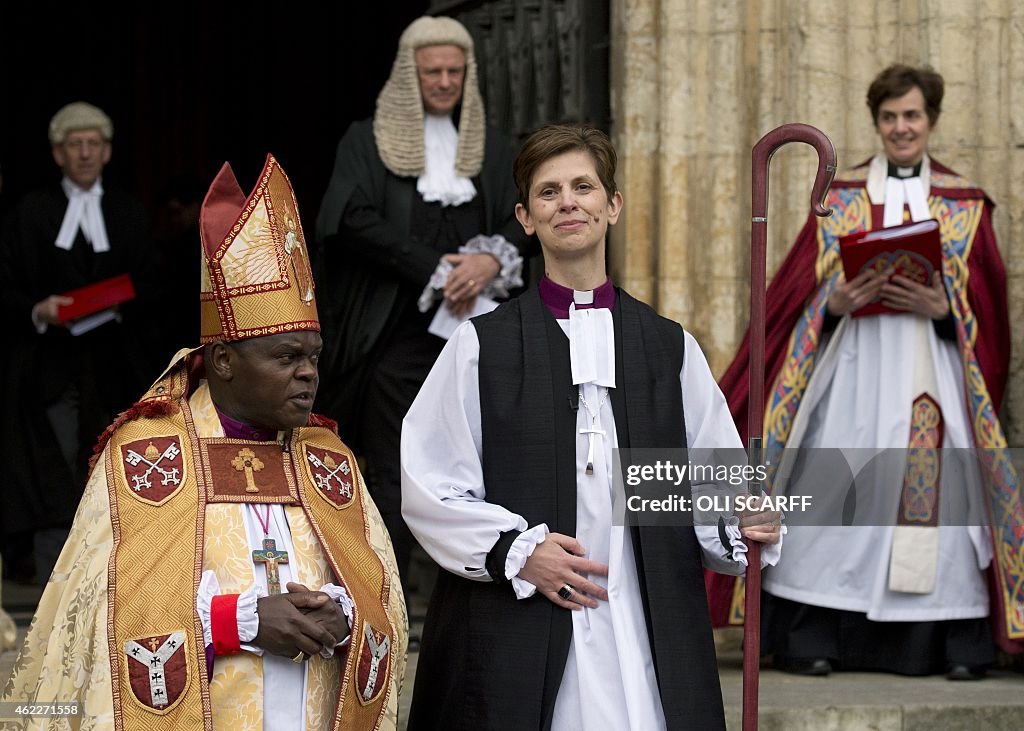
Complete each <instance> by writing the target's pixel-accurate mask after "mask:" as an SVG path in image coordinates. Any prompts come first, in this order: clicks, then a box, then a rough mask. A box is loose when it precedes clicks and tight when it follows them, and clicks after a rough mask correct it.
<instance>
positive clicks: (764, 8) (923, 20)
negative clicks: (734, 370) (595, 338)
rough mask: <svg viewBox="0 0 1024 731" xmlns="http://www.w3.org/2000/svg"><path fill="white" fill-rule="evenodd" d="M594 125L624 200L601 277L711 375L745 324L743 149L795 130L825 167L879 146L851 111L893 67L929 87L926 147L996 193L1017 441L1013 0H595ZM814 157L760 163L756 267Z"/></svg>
mask: <svg viewBox="0 0 1024 731" xmlns="http://www.w3.org/2000/svg"><path fill="white" fill-rule="evenodd" d="M611 23H612V28H611V54H612V62H611V77H612V85H611V86H612V89H611V91H612V96H611V103H612V129H613V135H614V138H615V142H616V145H617V146H618V149H619V152H620V155H621V163H620V165H621V167H620V171H621V172H620V175H619V180H618V182H619V185H620V187H621V188H622V190H623V192H624V195H625V198H626V207H625V210H624V215H623V219H622V220H621V221H620V223H619V225H618V226H617V227H616V228H615V229H614V231H613V238H612V250H613V255H612V269H613V273H614V276H615V277H616V280H617V281H619V282H621V283H622V284H623V285H624V286H626V287H627V288H628V289H630V290H631V291H632V292H633V293H634V294H636V295H638V296H640V297H642V298H643V299H645V300H646V301H648V302H650V303H651V304H653V305H654V306H655V307H657V308H658V310H659V311H660V312H662V313H664V314H665V315H668V316H670V317H673V318H675V319H678V320H679V321H681V322H683V323H684V324H685V325H686V327H687V328H688V329H689V330H690V331H691V332H693V334H694V335H695V336H696V337H697V339H698V340H699V341H700V343H701V345H702V347H703V348H704V350H705V352H706V353H707V355H708V358H709V360H710V362H711V366H712V368H713V370H714V372H715V373H716V374H720V373H721V372H722V371H723V370H724V368H725V366H726V365H727V364H728V363H729V361H730V359H731V358H732V356H733V353H734V352H735V348H736V346H737V343H738V341H739V339H740V337H741V336H742V332H743V329H744V327H745V325H746V321H747V303H748V297H749V290H748V275H749V271H748V270H749V263H748V259H749V241H750V224H749V221H750V148H751V147H752V146H753V144H754V143H755V142H756V141H757V140H758V139H759V138H760V137H761V136H762V135H763V134H764V133H766V132H767V131H769V130H771V129H773V128H774V127H776V126H778V125H780V124H784V123H787V122H806V123H808V124H812V125H814V126H816V127H818V128H820V129H821V130H822V131H824V132H825V133H826V134H827V135H829V137H831V138H832V141H833V143H834V144H835V146H836V151H837V153H838V157H839V165H840V167H849V166H851V165H854V164H856V163H859V162H860V161H862V160H864V159H866V158H867V157H869V156H870V155H872V154H874V153H875V152H876V151H878V150H879V149H881V145H880V143H879V142H878V138H877V135H876V134H875V131H874V128H873V126H872V124H871V117H870V113H869V112H868V109H867V106H866V105H865V101H864V99H865V93H866V91H867V87H868V84H869V83H870V81H871V79H872V78H873V77H874V76H875V74H877V73H878V72H879V71H880V70H881V69H882V68H884V67H885V66H887V65H888V64H890V63H893V62H897V61H899V62H905V63H910V64H915V65H917V64H924V63H927V64H930V65H931V66H933V67H934V68H935V69H936V70H938V71H939V72H940V73H942V74H943V76H944V77H945V80H946V96H945V100H944V103H943V112H942V117H941V119H940V120H939V123H938V125H937V126H936V128H935V130H934V131H933V133H932V137H931V144H930V151H931V154H932V155H933V156H934V157H935V158H937V159H939V160H941V161H942V162H944V163H945V164H947V165H949V166H950V167H952V168H953V169H955V170H957V171H958V172H959V173H961V174H962V175H964V176H966V177H968V178H971V179H974V180H976V181H978V182H979V183H980V184H981V185H983V186H984V188H985V189H986V191H987V192H988V194H989V195H990V196H991V197H992V198H993V199H994V200H995V201H996V203H997V208H996V215H995V227H996V232H997V234H998V236H999V243H1000V248H1001V250H1002V254H1003V258H1004V261H1005V262H1006V265H1007V270H1008V276H1009V289H1010V314H1011V323H1016V326H1015V327H1014V329H1013V333H1012V340H1013V343H1012V345H1013V359H1012V361H1011V371H1010V385H1009V391H1008V401H1007V405H1006V407H1005V408H1004V413H1003V423H1004V425H1005V426H1006V427H1007V431H1008V436H1009V438H1010V443H1011V445H1014V446H1022V445H1024V327H1021V326H1020V323H1021V322H1024V211H1022V209H1024V4H1022V3H1020V2H1018V0H864V1H863V2H861V1H860V0H858V1H857V2H850V1H849V0H847V1H846V2H837V1H836V0H816V1H815V2H798V1H797V0H748V1H746V2H743V1H741V0H611ZM814 168H815V155H814V152H813V150H812V149H811V148H810V147H807V146H806V145H799V144H794V145H787V146H786V147H784V148H782V150H780V152H779V153H778V154H777V155H776V156H775V158H774V160H773V162H772V171H771V180H770V208H769V236H768V249H769V253H768V272H769V276H771V274H772V272H774V270H775V268H776V267H777V266H778V264H779V263H780V262H781V260H782V257H783V256H784V255H785V253H786V250H787V249H788V247H789V246H790V244H791V243H792V241H793V239H794V237H795V235H796V233H797V232H798V231H799V229H800V227H801V225H802V224H803V222H804V220H805V218H806V215H807V211H808V200H809V194H810V187H811V183H812V181H813V178H814Z"/></svg>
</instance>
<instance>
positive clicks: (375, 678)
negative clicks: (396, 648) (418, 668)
mask: <svg viewBox="0 0 1024 731" xmlns="http://www.w3.org/2000/svg"><path fill="white" fill-rule="evenodd" d="M390 667H391V636H390V635H389V634H388V633H387V632H380V631H378V630H376V629H374V628H373V627H372V626H371V625H370V623H369V622H363V638H362V641H361V642H360V645H359V664H358V665H357V666H356V690H357V692H358V693H359V702H360V703H362V704H363V705H364V706H365V705H368V704H370V703H373V702H374V701H375V700H377V698H378V697H379V696H380V693H381V691H382V690H384V688H386V687H387V684H388V673H389V671H390Z"/></svg>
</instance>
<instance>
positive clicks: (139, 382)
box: [0, 102, 167, 583]
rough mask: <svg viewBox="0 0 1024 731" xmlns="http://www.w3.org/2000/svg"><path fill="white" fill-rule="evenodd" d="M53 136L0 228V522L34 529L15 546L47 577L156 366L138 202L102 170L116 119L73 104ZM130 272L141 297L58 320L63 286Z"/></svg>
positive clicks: (8, 532)
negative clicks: (97, 462) (90, 482)
mask: <svg viewBox="0 0 1024 731" xmlns="http://www.w3.org/2000/svg"><path fill="white" fill-rule="evenodd" d="M48 136H49V142H50V152H51V154H52V158H53V161H54V163H56V167H57V168H59V169H60V173H61V175H60V177H59V178H58V177H57V176H54V180H53V182H52V183H50V184H48V185H47V186H45V187H44V188H42V189H40V190H37V191H32V192H30V193H28V194H27V195H26V196H25V197H24V198H23V199H22V200H21V201H20V202H19V204H18V205H17V206H15V208H14V209H13V211H12V212H11V215H10V218H9V220H8V221H6V222H5V226H4V230H3V234H2V236H0V313H2V314H0V318H3V322H4V324H5V327H4V332H5V336H6V337H5V347H4V352H5V359H4V363H3V366H2V368H3V377H2V379H0V383H2V388H3V389H4V391H3V393H2V395H0V398H2V399H3V403H4V410H3V414H2V415H0V444H2V445H3V446H2V447H0V454H2V455H3V461H4V465H5V478H4V480H3V483H2V485H0V500H2V501H3V504H4V511H3V521H2V525H0V528H2V530H3V535H4V536H5V538H9V537H11V536H15V535H23V534H24V533H23V532H28V536H27V538H21V539H19V540H17V541H16V543H17V544H18V545H19V546H31V547H32V548H33V553H34V558H35V573H36V578H37V579H38V581H39V582H40V583H45V582H46V579H47V577H48V576H49V575H50V571H51V570H52V569H53V565H54V563H56V561H57V555H58V554H59V553H60V548H61V546H62V545H63V543H64V540H65V539H66V538H67V534H68V528H69V527H70V526H71V521H72V519H73V518H74V515H75V509H76V508H77V506H78V501H79V500H80V499H81V497H82V490H83V489H84V488H85V481H86V476H87V474H88V470H89V457H90V456H91V455H92V446H93V442H94V440H95V438H96V435H97V434H98V433H99V432H100V431H102V430H103V428H104V427H105V426H106V425H107V424H109V423H110V422H111V420H112V419H113V418H114V417H115V416H116V415H117V414H118V412H120V411H123V410H124V409H126V408H128V407H129V406H130V405H131V404H132V401H133V400H134V399H135V398H136V397H138V395H139V393H140V392H141V391H142V390H143V389H144V388H145V387H146V385H147V384H148V383H149V379H150V378H152V372H151V371H152V370H153V369H154V368H155V367H156V366H155V365H152V364H150V361H149V353H150V352H151V351H152V350H153V348H152V347H150V346H151V344H152V340H151V334H152V333H153V332H154V329H155V328H154V322H153V319H152V317H151V314H152V309H150V308H149V307H148V306H147V305H146V304H145V303H146V302H147V301H149V302H152V300H151V299H149V298H148V294H149V293H150V292H152V291H153V289H154V288H153V286H152V285H153V282H154V281H155V280H154V276H155V270H156V259H155V257H154V250H153V246H152V243H151V241H150V238H149V225H148V222H147V217H146V213H145V209H144V207H143V205H142V203H141V201H139V200H138V199H137V198H136V197H135V196H133V195H131V194H130V193H129V192H126V191H124V190H119V189H118V188H116V187H115V186H113V185H111V184H110V182H109V180H108V179H106V178H105V176H104V172H105V170H106V169H107V165H108V164H109V163H110V161H111V159H112V155H113V137H114V125H113V122H112V121H111V119H110V117H108V116H107V115H106V114H105V113H104V112H103V110H102V109H99V108H98V107H95V106H93V105H92V104H87V103H86V102H73V103H71V104H68V105H66V106H64V107H62V108H61V109H60V110H59V111H58V112H57V113H56V114H54V116H53V118H52V119H51V120H50V124H49V128H48ZM124 274H127V275H129V276H130V278H131V280H132V282H133V283H134V286H135V289H136V292H137V294H138V296H137V297H136V299H134V300H133V301H130V302H125V303H123V304H121V305H118V306H117V307H116V308H110V309H108V310H106V311H105V312H102V313H99V315H98V316H97V317H96V318H94V319H93V320H92V321H93V322H94V323H95V324H96V327H94V328H92V329H89V330H88V331H83V332H78V331H77V329H76V334H73V333H72V330H71V329H69V327H68V325H69V324H70V323H67V322H65V321H64V320H63V319H62V309H61V308H62V306H66V305H70V304H72V300H70V299H69V298H67V297H65V296H64V294H65V293H67V292H69V291H72V290H77V289H79V288H82V287H86V286H89V285H96V284H97V283H99V282H102V281H104V280H107V279H109V278H111V277H115V276H120V275H124ZM100 316H102V317H106V319H105V320H103V321H102V322H100V319H101V318H100ZM75 324H76V325H81V324H82V323H80V322H78V323H75ZM115 354H116V355H115ZM166 357H167V352H164V353H163V354H162V355H160V360H161V361H162V360H163V359H164V358H166ZM33 543H34V546H33V545H32V544H33ZM10 550H11V546H10V544H8V545H7V546H5V551H7V552H9V551H10ZM22 550H24V549H22ZM7 555H8V557H9V558H11V554H10V553H8V554H7ZM14 558H15V559H16V557H14ZM15 562H16V561H14V560H12V565H13V564H14V563H15Z"/></svg>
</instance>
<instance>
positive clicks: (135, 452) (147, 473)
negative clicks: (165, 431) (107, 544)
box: [121, 435, 185, 505]
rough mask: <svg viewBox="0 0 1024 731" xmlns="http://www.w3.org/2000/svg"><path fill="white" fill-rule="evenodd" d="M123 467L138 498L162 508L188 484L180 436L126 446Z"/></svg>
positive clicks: (158, 438)
mask: <svg viewBox="0 0 1024 731" xmlns="http://www.w3.org/2000/svg"><path fill="white" fill-rule="evenodd" d="M121 466H122V467H123V468H124V477H125V482H127V483H128V488H129V491H130V492H131V494H132V495H133V496H134V497H136V498H138V499H139V500H142V501H143V502H147V503H153V504H154V505H162V504H163V503H164V502H166V501H167V500H168V499H170V498H171V496H172V495H174V493H175V492H176V491H177V490H178V488H179V487H181V485H182V483H183V482H184V481H185V460H184V458H183V457H182V454H181V439H180V438H179V437H178V436H177V435H175V436H168V437H150V438H148V439H139V440H138V441H134V442H129V443H128V444H122V445H121Z"/></svg>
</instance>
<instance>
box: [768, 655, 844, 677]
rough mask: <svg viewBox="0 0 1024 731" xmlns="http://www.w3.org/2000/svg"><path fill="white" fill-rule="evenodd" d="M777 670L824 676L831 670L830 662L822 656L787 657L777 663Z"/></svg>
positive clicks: (795, 673)
mask: <svg viewBox="0 0 1024 731" xmlns="http://www.w3.org/2000/svg"><path fill="white" fill-rule="evenodd" d="M779 670H781V671H782V672H784V673H792V674H793V675H814V676H818V677H824V676H826V675H828V674H829V673H831V672H832V663H830V662H829V661H828V660H826V659H825V658H823V657H798V658H787V659H786V660H785V661H783V662H782V663H781V664H780V665H779Z"/></svg>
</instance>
